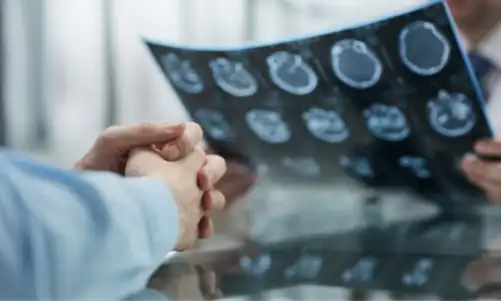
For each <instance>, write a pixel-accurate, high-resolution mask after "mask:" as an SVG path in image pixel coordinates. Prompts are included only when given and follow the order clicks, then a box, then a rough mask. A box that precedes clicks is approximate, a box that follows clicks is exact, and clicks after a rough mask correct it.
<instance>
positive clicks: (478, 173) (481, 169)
mask: <svg viewBox="0 0 501 301" xmlns="http://www.w3.org/2000/svg"><path fill="white" fill-rule="evenodd" d="M461 167H462V168H463V170H464V171H465V172H466V174H467V177H469V178H474V179H476V180H478V181H481V182H489V183H490V184H497V185H501V164H499V163H496V162H490V161H483V160H480V159H479V158H478V157H477V156H475V155H467V156H465V158H463V160H462V162H461Z"/></svg>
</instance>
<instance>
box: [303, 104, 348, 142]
mask: <svg viewBox="0 0 501 301" xmlns="http://www.w3.org/2000/svg"><path fill="white" fill-rule="evenodd" d="M302 117H303V120H304V122H305V124H306V128H307V129H308V131H309V132H310V134H311V135H313V136H314V137H316V138H317V139H320V140H322V141H324V142H328V143H336V142H341V141H343V140H345V139H346V138H348V136H349V131H348V128H347V127H346V123H345V122H344V120H343V119H342V118H341V116H339V114H338V113H337V112H336V111H332V110H325V109H320V108H311V109H309V110H308V111H306V112H304V113H303V114H302Z"/></svg>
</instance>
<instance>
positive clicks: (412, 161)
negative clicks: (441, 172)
mask: <svg viewBox="0 0 501 301" xmlns="http://www.w3.org/2000/svg"><path fill="white" fill-rule="evenodd" d="M399 164H400V166H402V167H405V168H407V169H409V170H410V171H411V172H412V173H413V174H414V175H415V176H416V177H418V178H422V179H426V178H429V177H430V176H431V174H430V170H429V169H428V166H427V164H426V160H425V159H424V158H422V157H416V156H403V157H401V158H400V160H399Z"/></svg>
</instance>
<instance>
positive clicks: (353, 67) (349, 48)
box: [331, 40, 383, 89]
mask: <svg viewBox="0 0 501 301" xmlns="http://www.w3.org/2000/svg"><path fill="white" fill-rule="evenodd" d="M331 56H332V68H333V69H334V73H335V74H336V76H337V77H338V78H339V79H340V80H341V81H342V82H343V83H345V84H347V85H348V86H350V87H353V88H357V89H367V88H370V87H372V86H374V85H376V84H377V83H378V81H379V79H380V77H381V74H382V73H383V65H382V63H381V61H380V60H379V58H378V57H377V55H376V53H374V51H373V50H371V49H370V48H369V46H368V45H367V44H366V43H365V42H363V41H359V40H342V41H339V42H337V43H336V44H334V46H332V50H331Z"/></svg>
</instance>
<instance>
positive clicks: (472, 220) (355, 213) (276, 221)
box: [150, 189, 501, 300]
mask: <svg viewBox="0 0 501 301" xmlns="http://www.w3.org/2000/svg"><path fill="white" fill-rule="evenodd" d="M317 192H318V193H317V195H318V197H319V201H318V202H317V203H315V200H313V199H312V198H311V193H310V192H308V191H301V190H299V191H295V192H294V195H295V198H291V197H290V194H284V195H281V194H280V193H276V192H275V193H274V192H270V191H269V192H268V193H267V194H266V195H267V196H268V198H265V199H264V200H261V203H259V202H257V201H255V200H249V201H252V202H255V203H253V205H256V206H258V207H262V209H264V208H266V210H264V211H266V212H263V210H262V209H261V210H260V214H258V215H259V216H260V218H259V219H255V220H254V222H255V223H258V224H259V225H252V223H250V224H251V226H250V228H248V229H247V231H251V232H252V231H257V232H259V235H258V234H256V233H254V234H253V235H250V234H251V233H248V234H247V235H243V236H240V239H239V241H238V243H234V244H232V245H229V246H227V247H222V244H223V243H222V242H221V241H218V240H215V241H212V244H211V242H207V245H205V246H204V247H201V248H200V249H198V250H194V251H191V252H189V253H181V254H177V256H175V257H173V258H171V259H169V260H168V261H167V262H166V263H165V264H164V265H163V266H162V267H161V268H160V269H159V270H158V271H157V272H156V273H155V275H153V277H152V279H151V282H150V287H151V288H154V289H156V290H158V291H160V292H162V293H163V294H164V295H166V296H168V298H169V300H216V299H217V300H320V299H322V300H373V299H374V298H377V300H409V299H415V300H458V299H459V300H466V299H467V300H471V299H475V298H480V297H486V296H487V297H499V296H501V295H500V292H501V286H498V283H501V272H499V271H501V247H500V246H501V244H497V243H496V242H497V241H501V215H499V214H498V213H495V212H496V209H495V208H489V209H488V210H487V211H489V213H488V214H486V213H483V211H482V210H479V211H478V212H472V214H471V215H470V216H469V218H463V219H444V220H439V222H437V220H436V216H435V213H436V212H435V211H433V210H429V209H430V208H428V207H426V205H424V204H425V203H420V202H416V200H412V199H408V200H406V199H405V198H406V196H401V197H402V198H395V196H393V197H394V199H392V201H391V202H389V201H388V200H390V199H389V197H390V196H387V197H373V196H372V197H369V201H367V200H366V199H367V198H364V197H361V198H360V200H359V201H355V200H353V199H351V200H350V201H349V202H343V200H342V199H336V202H334V200H332V197H331V202H324V201H322V200H321V196H322V193H321V191H320V190H318V189H317ZM308 195H310V198H306V197H307V196H308ZM285 196H288V197H289V199H287V197H285ZM259 197H262V195H260V196H259ZM283 197H285V199H283ZM407 198H408V196H407ZM325 200H328V198H327V199H325ZM350 202H352V203H356V206H354V204H352V206H351V207H349V206H350ZM374 203H378V204H376V205H377V206H375V205H374ZM365 207H367V208H366V209H367V210H366V209H364V208H365ZM368 207H370V208H368ZM343 208H344V209H343ZM369 209H370V210H369ZM258 211H259V210H258ZM369 211H370V212H369ZM368 212H369V213H368ZM375 215H377V217H375ZM343 216H344V217H345V218H346V219H345V220H343V219H342V217H343ZM240 217H241V216H240ZM347 220H352V224H351V225H342V224H343V223H344V221H347ZM356 220H358V222H355V221H356ZM376 220H377V221H376ZM227 226H228V225H227ZM228 227H231V226H228ZM256 229H259V230H256ZM319 229H321V230H319ZM266 237H267V238H269V239H267V238H266ZM488 250H491V251H488ZM496 250H499V251H496Z"/></svg>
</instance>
